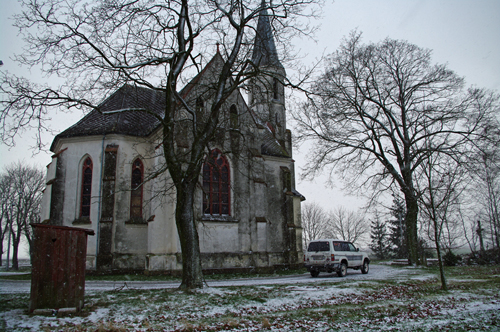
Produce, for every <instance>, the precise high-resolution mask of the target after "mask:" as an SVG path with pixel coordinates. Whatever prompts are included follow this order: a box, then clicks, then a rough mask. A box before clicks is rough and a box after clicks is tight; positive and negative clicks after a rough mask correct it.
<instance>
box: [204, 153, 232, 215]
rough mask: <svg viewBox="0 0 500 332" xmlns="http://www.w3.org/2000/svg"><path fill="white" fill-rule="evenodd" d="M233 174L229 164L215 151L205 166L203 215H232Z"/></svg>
mask: <svg viewBox="0 0 500 332" xmlns="http://www.w3.org/2000/svg"><path fill="white" fill-rule="evenodd" d="M230 176H231V174H230V170H229V163H228V161H227V159H226V157H224V155H222V152H221V151H220V150H218V149H214V150H212V151H211V152H210V155H209V156H208V157H207V160H206V161H205V164H204V165H203V213H204V214H210V215H213V216H220V215H230V214H231V193H230V187H229V186H230V180H231V177H230Z"/></svg>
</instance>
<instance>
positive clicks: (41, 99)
mask: <svg viewBox="0 0 500 332" xmlns="http://www.w3.org/2000/svg"><path fill="white" fill-rule="evenodd" d="M315 2H316V1H315V0H292V1H279V2H271V3H270V4H267V3H266V1H262V2H260V1H255V0H253V1H252V0H244V1H228V0H220V1H219V0H202V1H193V2H188V1H187V0H152V1H151V0H138V1H125V0H116V1H105V0H101V1H94V0H92V1H90V0H81V1H80V0H69V1H58V0H24V1H23V6H24V8H25V11H24V12H23V13H22V14H20V15H18V16H17V17H16V26H17V27H19V29H20V31H21V33H22V34H23V35H24V40H25V42H26V49H25V50H24V52H23V53H22V54H20V55H19V56H18V57H17V59H16V60H17V61H18V62H19V63H20V64H23V65H27V66H29V67H37V68H38V67H41V70H42V72H43V73H44V74H46V75H48V76H52V77H57V78H59V79H60V80H61V81H62V83H61V84H60V85H59V86H58V87H51V86H48V85H37V84H34V83H32V82H30V81H28V80H26V79H24V78H19V77H16V76H14V75H9V74H6V75H4V76H3V77H2V79H1V91H2V92H3V93H4V95H5V96H7V98H6V99H4V100H2V105H3V109H2V111H1V113H0V124H1V125H0V126H1V128H2V131H1V137H2V140H3V141H4V142H7V143H9V142H10V143H12V142H13V139H14V138H15V136H16V135H17V134H18V132H19V131H20V130H23V128H26V127H29V126H34V127H35V128H36V129H38V130H42V129H44V127H45V126H46V125H47V122H46V120H47V118H48V116H49V114H50V112H51V110H52V109H54V108H57V109H61V110H64V109H67V108H84V109H92V108H95V109H99V108H98V102H99V101H101V100H102V99H103V98H104V97H105V96H109V95H110V94H111V93H113V92H114V91H116V90H117V89H118V88H119V87H121V86H123V85H124V84H129V85H132V86H136V87H142V88H149V89H152V90H155V91H157V92H160V93H161V94H163V96H164V101H165V107H164V112H163V113H162V114H158V113H156V112H154V111H153V110H148V109H141V110H135V109H134V110H132V111H137V112H143V113H147V114H148V115H149V116H153V117H155V118H156V119H157V121H158V122H159V123H160V128H161V131H160V135H159V142H158V143H159V144H158V146H161V147H162V148H163V156H164V158H165V163H164V164H163V165H161V167H160V169H159V170H158V173H160V172H165V171H167V170H168V173H169V176H170V177H171V179H172V182H173V187H174V189H175V196H176V210H175V219H176V225H177V230H178V235H179V239H180V244H181V251H182V264H183V276H182V283H181V288H183V289H185V288H188V289H189V288H197V287H202V286H203V280H202V272H201V261H200V248H199V242H198V233H197V228H196V224H195V219H194V210H193V204H194V193H195V189H196V186H197V185H198V180H199V175H200V169H201V167H202V164H203V161H204V160H205V157H206V155H207V146H208V143H209V142H210V141H211V140H213V139H214V137H215V136H216V135H217V128H218V125H219V122H220V114H221V107H222V106H223V104H224V102H225V101H226V99H227V98H228V97H229V96H230V95H231V93H232V92H234V91H235V90H236V89H238V88H240V87H242V86H244V83H245V82H247V81H248V80H249V79H250V78H253V77H264V80H266V78H265V76H268V77H269V76H274V77H275V78H276V79H277V80H279V82H280V83H282V84H287V82H285V81H284V78H283V76H282V75H278V74H277V73H276V72H275V71H272V70H269V68H267V67H266V66H261V61H262V62H264V60H263V59H261V58H258V59H251V56H250V52H251V49H252V42H251V41H252V40H253V39H254V37H255V35H256V31H257V18H258V17H259V16H261V17H263V18H264V17H266V19H268V20H269V21H270V23H269V25H270V27H271V28H272V30H279V38H278V39H277V42H278V45H279V46H280V47H281V48H282V50H283V52H282V53H283V54H289V53H287V52H286V49H287V48H288V47H289V46H290V38H291V37H293V35H295V34H302V35H308V33H309V32H310V31H311V29H310V28H309V27H308V26H307V25H304V24H301V23H300V21H299V19H300V20H302V19H303V17H304V16H308V15H310V13H309V12H306V9H307V8H308V5H309V4H312V3H315ZM268 33H269V34H272V33H273V31H268ZM260 37H266V36H260ZM216 44H217V46H216ZM219 47H220V48H222V50H221V51H220V53H219ZM213 53H216V54H218V56H220V58H219V59H220V60H221V65H220V68H217V71H216V72H214V78H215V79H214V82H213V84H211V85H210V86H207V87H206V91H204V93H206V98H205V100H207V107H205V113H204V114H203V116H202V119H198V118H199V116H198V115H199V114H197V107H196V104H193V103H191V102H190V101H189V100H186V99H185V95H184V94H183V93H182V90H181V85H182V83H183V82H186V81H187V80H188V79H189V78H192V77H193V76H195V75H196V74H197V73H199V72H200V70H201V68H202V67H203V66H202V65H203V64H202V61H203V60H204V58H203V55H204V54H213ZM267 80H269V79H267ZM271 81H272V80H271ZM181 110H182V111H181ZM128 111H131V110H128ZM185 123H188V125H187V126H186V125H185ZM180 129H183V130H184V129H185V130H186V131H187V134H188V135H187V136H188V138H189V147H188V148H184V147H182V148H178V147H177V145H176V138H177V137H178V135H179V131H180ZM153 176H155V175H153Z"/></svg>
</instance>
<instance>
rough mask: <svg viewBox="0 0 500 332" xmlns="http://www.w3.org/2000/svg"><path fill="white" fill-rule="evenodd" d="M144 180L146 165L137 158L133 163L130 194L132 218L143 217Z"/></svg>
mask: <svg viewBox="0 0 500 332" xmlns="http://www.w3.org/2000/svg"><path fill="white" fill-rule="evenodd" d="M143 180H144V165H143V164H142V161H141V160H140V159H139V158H137V159H136V160H134V162H133V163H132V183H131V194H130V218H142V193H143V190H142V189H143V186H142V182H143Z"/></svg>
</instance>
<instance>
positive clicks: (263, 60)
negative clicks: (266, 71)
mask: <svg viewBox="0 0 500 332" xmlns="http://www.w3.org/2000/svg"><path fill="white" fill-rule="evenodd" d="M252 61H253V63H255V64H257V65H260V66H277V67H280V68H283V66H282V64H281V62H280V61H279V58H278V52H277V51H276V45H275V44H274V37H273V31H272V29H271V23H270V22H269V15H268V14H267V9H266V0H262V3H261V11H260V13H259V21H258V23H257V31H256V34H255V41H254V47H253V54H252Z"/></svg>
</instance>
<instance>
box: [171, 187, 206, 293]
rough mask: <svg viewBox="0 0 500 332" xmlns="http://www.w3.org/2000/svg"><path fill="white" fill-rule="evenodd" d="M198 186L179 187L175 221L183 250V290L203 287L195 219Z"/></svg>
mask: <svg viewBox="0 0 500 332" xmlns="http://www.w3.org/2000/svg"><path fill="white" fill-rule="evenodd" d="M195 188H196V184H195V183H188V184H184V183H183V184H182V185H181V186H180V188H179V187H177V202H176V208H175V221H176V224H177V232H178V234H179V239H180V242H181V250H182V283H181V286H180V288H181V289H193V288H202V287H203V273H202V270H201V258H200V244H199V240H198V230H197V228H196V223H195V218H194V192H195Z"/></svg>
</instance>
